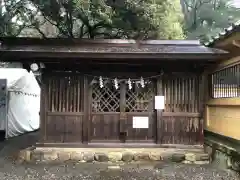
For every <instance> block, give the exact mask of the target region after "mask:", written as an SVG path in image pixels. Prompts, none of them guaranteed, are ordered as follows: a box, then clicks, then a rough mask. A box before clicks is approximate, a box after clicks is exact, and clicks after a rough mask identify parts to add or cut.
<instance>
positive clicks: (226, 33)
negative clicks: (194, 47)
mask: <svg viewBox="0 0 240 180" xmlns="http://www.w3.org/2000/svg"><path fill="white" fill-rule="evenodd" d="M239 29H240V20H239V21H237V22H235V23H234V24H232V25H231V26H229V27H228V28H225V29H224V30H223V31H222V32H220V33H219V34H217V35H216V36H215V37H213V38H211V39H210V40H209V41H207V42H205V43H203V44H204V45H205V46H212V45H213V44H214V43H215V42H216V41H218V40H220V39H224V38H226V37H227V36H229V35H231V34H232V33H234V32H236V31H239Z"/></svg>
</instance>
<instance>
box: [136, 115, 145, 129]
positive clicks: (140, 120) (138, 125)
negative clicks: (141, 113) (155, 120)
mask: <svg viewBox="0 0 240 180" xmlns="http://www.w3.org/2000/svg"><path fill="white" fill-rule="evenodd" d="M133 128H141V129H142V128H148V117H133Z"/></svg>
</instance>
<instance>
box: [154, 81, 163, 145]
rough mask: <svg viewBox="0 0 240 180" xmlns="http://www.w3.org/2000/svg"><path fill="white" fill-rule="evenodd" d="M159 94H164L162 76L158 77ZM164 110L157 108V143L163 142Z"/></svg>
mask: <svg viewBox="0 0 240 180" xmlns="http://www.w3.org/2000/svg"><path fill="white" fill-rule="evenodd" d="M157 96H164V88H163V79H162V78H161V77H160V78H158V79H157ZM154 108H155V107H154ZM162 111H163V110H156V116H157V118H156V120H157V123H156V124H157V131H156V143H157V144H161V143H162Z"/></svg>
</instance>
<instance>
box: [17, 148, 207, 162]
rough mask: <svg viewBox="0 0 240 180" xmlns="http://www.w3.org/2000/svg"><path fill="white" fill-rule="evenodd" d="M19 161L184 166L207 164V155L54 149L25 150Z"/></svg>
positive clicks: (166, 151)
mask: <svg viewBox="0 0 240 180" xmlns="http://www.w3.org/2000/svg"><path fill="white" fill-rule="evenodd" d="M18 157H19V158H18V159H19V160H20V161H22V162H23V161H25V162H66V161H69V160H71V161H77V162H94V161H97V162H109V161H110V162H120V161H123V162H132V161H171V162H179V163H180V162H181V163H186V164H209V155H208V154H205V153H200V152H195V153H194V152H177V151H168V150H165V151H161V150H159V151H158V150H155V151H148V150H144V151H138V152H134V150H121V151H111V149H110V150H108V151H104V150H103V151H98V149H95V150H94V151H87V150H86V151H85V150H72V151H68V150H54V149H48V150H44V149H40V150H39V149H35V150H31V149H25V150H22V151H21V152H20V153H19V156H18Z"/></svg>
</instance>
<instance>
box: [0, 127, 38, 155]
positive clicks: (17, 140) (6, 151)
mask: <svg viewBox="0 0 240 180" xmlns="http://www.w3.org/2000/svg"><path fill="white" fill-rule="evenodd" d="M38 135H39V131H34V132H30V133H26V134H23V135H20V136H17V137H13V138H9V139H8V140H5V141H1V142H0V158H6V157H11V156H12V155H14V154H16V153H18V152H19V150H22V149H25V148H28V147H31V146H34V145H35V144H36V142H37V141H38V137H39V136H38Z"/></svg>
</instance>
